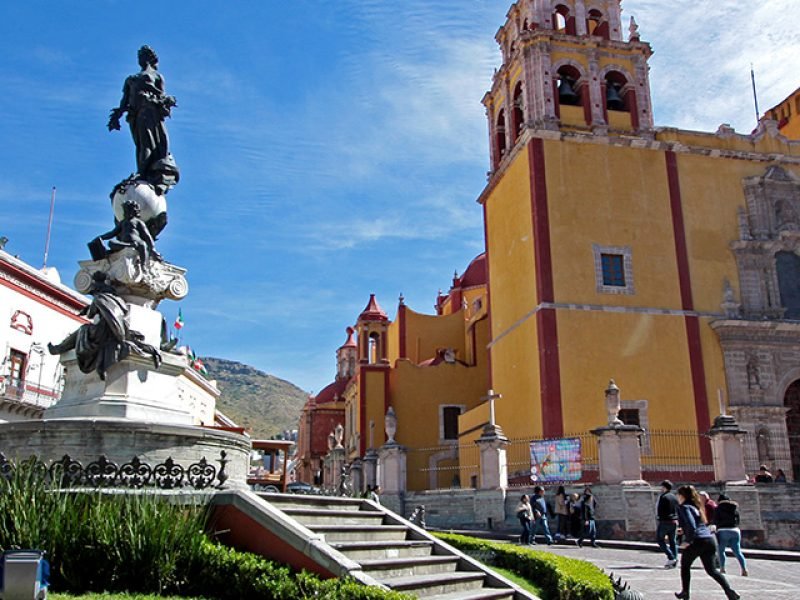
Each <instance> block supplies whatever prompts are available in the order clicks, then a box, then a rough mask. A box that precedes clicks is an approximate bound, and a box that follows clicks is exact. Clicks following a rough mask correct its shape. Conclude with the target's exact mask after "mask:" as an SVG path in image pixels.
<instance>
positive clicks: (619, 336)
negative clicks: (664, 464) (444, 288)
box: [342, 0, 800, 490]
mask: <svg viewBox="0 0 800 600" xmlns="http://www.w3.org/2000/svg"><path fill="white" fill-rule="evenodd" d="M496 40H497V42H498V44H499V45H500V48H501V51H502V64H501V65H500V67H499V69H498V70H497V71H496V73H495V75H494V77H493V80H492V82H491V89H490V90H489V91H488V92H487V93H486V95H485V97H484V98H483V104H484V105H485V107H486V114H487V116H488V125H489V134H490V135H489V139H490V149H489V150H490V151H489V155H490V164H491V170H490V172H489V177H488V183H487V185H486V188H485V189H484V191H483V192H482V193H481V195H480V197H479V198H478V202H479V203H480V204H481V206H482V208H483V219H484V230H485V253H484V254H482V255H481V256H480V257H478V258H476V260H475V261H473V264H472V265H470V267H469V268H468V269H467V270H466V271H465V273H464V274H463V275H462V277H461V278H458V277H457V278H456V279H454V282H453V286H452V288H451V290H450V291H449V293H448V294H447V295H444V296H440V297H439V298H438V299H437V303H436V307H437V314H436V315H424V314H421V313H417V312H415V311H413V310H411V309H410V308H409V307H407V306H405V303H404V302H403V300H402V298H401V300H400V302H399V305H398V308H397V314H396V317H395V319H394V320H393V321H390V320H389V318H388V316H387V315H386V313H385V312H384V311H383V310H382V309H381V308H380V306H379V304H378V303H377V301H376V299H375V298H374V297H372V298H370V301H369V303H368V304H367V307H366V308H365V309H364V311H363V312H362V313H361V315H360V316H359V317H358V320H357V323H356V326H355V329H356V332H357V347H358V365H357V368H356V370H355V372H354V374H353V376H352V378H351V379H350V380H349V383H348V385H347V387H346V388H345V389H344V391H343V393H342V397H343V398H344V406H345V413H344V419H345V424H344V425H345V438H346V448H347V453H348V459H349V460H351V461H355V460H361V459H364V458H365V457H367V456H368V455H369V453H370V451H371V449H375V448H378V447H380V446H381V445H382V444H383V443H384V442H385V441H386V438H385V435H384V428H383V422H384V417H385V415H386V413H387V412H388V411H389V408H390V407H391V408H392V409H393V410H394V412H395V414H396V417H397V422H398V429H397V436H396V440H397V442H398V443H400V444H402V445H404V446H405V447H406V448H408V451H409V453H408V469H407V476H408V489H410V490H419V489H431V488H436V487H448V486H449V485H462V486H473V487H474V486H475V482H476V481H477V480H478V477H479V473H477V472H476V470H477V469H478V461H477V460H476V459H475V454H473V453H471V451H470V448H471V447H472V446H474V443H473V442H474V441H475V440H476V439H477V437H478V436H479V435H480V433H481V430H482V427H483V425H485V424H486V422H487V420H488V419H489V408H488V403H487V402H486V396H487V390H488V389H490V388H492V389H494V390H496V391H497V392H498V393H499V394H501V396H502V397H499V398H497V399H496V400H495V401H494V409H495V416H496V422H497V424H498V425H499V426H500V427H501V428H502V430H503V431H504V433H505V435H506V436H507V437H508V438H510V439H511V440H512V442H515V441H516V442H520V441H521V442H524V443H523V444H522V445H523V446H524V447H525V450H524V452H527V443H528V442H529V441H532V440H542V439H555V438H563V437H570V436H583V437H584V439H585V438H586V436H587V435H588V432H589V431H591V430H592V429H594V428H596V427H599V426H601V425H604V424H605V423H606V409H605V405H604V403H603V396H602V390H603V389H604V388H605V387H606V385H607V384H608V381H609V379H610V378H614V379H615V380H616V381H617V383H618V384H619V386H620V388H621V389H622V403H621V404H622V409H623V411H622V412H621V413H620V416H622V417H623V420H625V421H626V422H627V423H631V424H637V425H640V426H642V427H643V428H644V429H645V431H646V432H650V431H680V432H688V433H689V434H691V435H689V436H688V437H686V438H683V440H684V441H683V442H681V443H683V444H684V445H686V448H684V449H683V451H684V457H686V456H688V457H689V458H690V460H688V462H687V461H685V464H686V465H688V470H689V471H691V470H692V469H695V470H696V471H697V472H698V474H699V473H706V474H708V475H709V476H710V474H711V473H712V471H713V469H712V468H711V463H712V456H711V447H710V444H709V442H708V439H707V438H706V437H704V434H705V433H706V432H708V430H709V429H710V427H711V425H712V422H713V420H714V418H715V417H716V416H717V415H719V414H720V413H721V412H723V411H724V412H727V413H728V414H731V415H733V416H734V417H735V418H736V420H737V421H738V423H739V425H740V426H741V427H742V429H744V430H746V431H748V432H749V434H750V435H749V436H747V438H746V439H747V442H746V443H747V444H748V448H747V457H748V460H749V464H748V465H747V467H748V469H750V470H752V469H754V468H757V465H758V464H761V463H766V464H767V465H768V466H769V467H770V468H771V469H773V470H775V469H778V468H781V469H783V470H784V471H785V472H786V474H787V475H788V476H789V478H790V479H791V478H792V477H794V478H797V477H800V142H798V141H794V140H793V139H791V138H797V135H793V134H792V132H793V131H794V130H793V129H791V128H790V126H789V123H790V116H791V115H792V114H797V113H800V107H795V106H794V104H796V102H797V100H796V98H795V97H794V96H796V95H797V94H795V95H794V96H792V97H790V99H787V101H786V102H789V103H790V104H791V109H790V110H791V112H787V114H786V115H785V116H786V119H785V122H783V123H779V122H778V121H779V120H780V119H783V117H784V114H783V112H780V111H783V110H784V109H783V108H782V105H779V106H778V107H776V109H772V110H771V111H768V113H767V114H766V115H765V118H764V119H762V120H761V122H760V123H759V125H758V127H757V129H756V130H755V131H754V132H753V133H751V134H748V135H742V134H739V133H736V132H735V131H734V130H733V129H732V128H730V127H729V126H727V125H721V126H720V127H719V129H718V130H717V131H715V132H696V131H685V130H679V129H675V128H669V127H656V126H655V125H654V123H653V115H652V106H651V94H650V81H649V67H648V59H649V57H650V56H651V54H652V49H651V47H650V45H649V44H648V43H646V42H645V41H642V40H641V39H640V36H639V32H638V26H637V24H636V23H635V21H634V19H633V18H631V19H630V21H629V23H627V24H625V26H623V23H622V18H621V7H620V0H519V1H517V2H516V3H514V4H513V5H512V6H511V8H510V9H509V11H508V13H507V16H506V21H505V24H504V25H503V26H502V27H501V28H500V29H499V31H498V32H497V35H496ZM779 112H780V115H779V114H778V113H779ZM791 123H794V125H796V123H797V120H796V119H794V120H791ZM794 125H791V127H794ZM588 437H591V436H590V435H589V436H588ZM527 460H528V459H527V457H523V458H521V459H520V458H519V457H517V458H516V459H514V460H512V465H510V467H509V471H510V475H512V476H513V475H515V473H516V470H517V469H519V471H521V472H523V473H524V470H525V465H524V463H525V461H527ZM651 466H653V465H651ZM655 466H658V465H655ZM528 467H530V465H529V464H528Z"/></svg>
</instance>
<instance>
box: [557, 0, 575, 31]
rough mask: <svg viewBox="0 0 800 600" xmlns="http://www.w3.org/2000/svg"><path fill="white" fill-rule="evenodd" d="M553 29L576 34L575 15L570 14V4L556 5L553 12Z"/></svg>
mask: <svg viewBox="0 0 800 600" xmlns="http://www.w3.org/2000/svg"><path fill="white" fill-rule="evenodd" d="M553 29H554V30H556V31H557V32H558V33H565V34H567V35H575V17H574V16H572V15H571V14H570V12H569V7H568V6H565V5H563V4H559V5H557V6H556V8H555V11H554V12H553Z"/></svg>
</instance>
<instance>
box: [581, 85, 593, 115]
mask: <svg viewBox="0 0 800 600" xmlns="http://www.w3.org/2000/svg"><path fill="white" fill-rule="evenodd" d="M581 104H583V120H584V121H586V124H587V125H591V124H592V98H591V94H590V93H589V85H588V84H587V85H584V86H583V89H582V90H581Z"/></svg>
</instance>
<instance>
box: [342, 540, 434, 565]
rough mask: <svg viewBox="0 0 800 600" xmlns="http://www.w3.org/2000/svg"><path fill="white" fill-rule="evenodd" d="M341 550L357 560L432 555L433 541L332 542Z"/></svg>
mask: <svg viewBox="0 0 800 600" xmlns="http://www.w3.org/2000/svg"><path fill="white" fill-rule="evenodd" d="M330 545H331V546H332V547H333V548H336V549H337V550H338V551H339V552H341V553H342V554H344V555H345V556H347V557H348V558H351V559H353V560H355V561H359V562H360V561H361V560H365V559H373V558H374V559H379V558H403V557H410V556H430V554H431V551H432V549H433V542H431V541H429V540H403V541H371V542H370V541H363V540H360V541H347V542H332V543H331V544H330Z"/></svg>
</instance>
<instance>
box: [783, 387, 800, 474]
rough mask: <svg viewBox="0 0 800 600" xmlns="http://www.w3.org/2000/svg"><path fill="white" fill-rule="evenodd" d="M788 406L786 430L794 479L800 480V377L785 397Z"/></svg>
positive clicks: (784, 400)
mask: <svg viewBox="0 0 800 600" xmlns="http://www.w3.org/2000/svg"><path fill="white" fill-rule="evenodd" d="M783 404H784V406H786V408H787V411H786V432H787V434H788V436H789V452H790V454H791V457H792V471H793V474H794V480H795V481H800V379H798V380H796V381H794V382H793V383H792V384H791V385H790V386H789V388H788V389H787V390H786V394H785V395H784V397H783Z"/></svg>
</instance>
